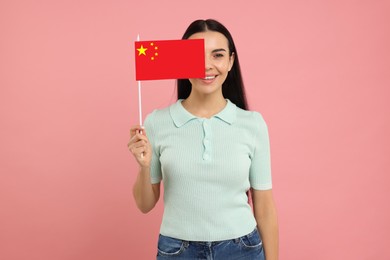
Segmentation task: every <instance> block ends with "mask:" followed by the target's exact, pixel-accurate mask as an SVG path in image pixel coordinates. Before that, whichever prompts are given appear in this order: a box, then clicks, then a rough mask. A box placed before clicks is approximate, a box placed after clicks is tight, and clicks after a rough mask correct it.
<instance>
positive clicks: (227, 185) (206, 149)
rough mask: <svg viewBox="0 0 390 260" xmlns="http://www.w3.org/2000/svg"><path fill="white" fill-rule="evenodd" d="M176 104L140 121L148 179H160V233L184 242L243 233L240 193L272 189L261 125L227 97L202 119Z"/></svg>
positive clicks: (249, 222) (246, 217)
mask: <svg viewBox="0 0 390 260" xmlns="http://www.w3.org/2000/svg"><path fill="white" fill-rule="evenodd" d="M181 102H182V100H178V101H177V102H176V103H175V104H173V105H171V106H169V107H167V108H165V109H161V110H155V111H153V112H152V113H151V114H149V115H148V116H147V118H146V120H145V130H146V133H147V136H148V138H149V141H150V143H151V145H152V148H153V156H152V162H151V172H150V174H151V181H152V183H159V182H160V181H163V183H164V214H163V219H162V224H161V228H160V233H161V234H162V235H165V236H169V237H173V238H177V239H183V240H188V241H219V240H226V239H233V238H237V237H241V236H244V235H246V234H248V233H250V232H251V231H253V229H254V228H255V227H256V225H257V223H256V220H255V218H254V216H253V213H252V210H251V207H250V205H249V204H248V197H247V195H246V192H247V191H248V190H249V188H250V187H252V188H253V189H256V190H268V189H271V188H272V182H271V167H270V148H269V139H268V130H267V125H266V123H265V121H264V120H263V118H262V116H261V115H260V114H259V113H257V112H253V111H246V110H243V109H240V108H238V107H237V106H236V105H235V104H233V103H232V102H230V101H229V100H227V105H226V107H225V108H224V109H223V110H222V111H221V112H219V113H218V114H216V115H214V116H213V117H211V118H209V119H207V118H199V117H196V116H194V115H192V114H191V113H189V112H188V111H187V110H186V109H185V108H184V107H183V106H182V104H181Z"/></svg>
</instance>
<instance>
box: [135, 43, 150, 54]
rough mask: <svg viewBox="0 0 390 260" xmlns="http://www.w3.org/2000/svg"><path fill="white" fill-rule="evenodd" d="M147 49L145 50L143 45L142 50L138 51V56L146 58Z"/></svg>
mask: <svg viewBox="0 0 390 260" xmlns="http://www.w3.org/2000/svg"><path fill="white" fill-rule="evenodd" d="M147 49H148V48H144V46H143V45H141V48H139V49H137V51H138V56H140V55H141V54H143V55H145V56H146V50H147Z"/></svg>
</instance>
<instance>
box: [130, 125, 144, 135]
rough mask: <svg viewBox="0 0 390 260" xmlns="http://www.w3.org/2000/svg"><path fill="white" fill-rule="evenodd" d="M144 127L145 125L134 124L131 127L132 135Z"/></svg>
mask: <svg viewBox="0 0 390 260" xmlns="http://www.w3.org/2000/svg"><path fill="white" fill-rule="evenodd" d="M143 129H144V127H143V126H141V125H134V126H132V127H131V128H130V136H134V135H135V134H137V133H140V132H142V130H143Z"/></svg>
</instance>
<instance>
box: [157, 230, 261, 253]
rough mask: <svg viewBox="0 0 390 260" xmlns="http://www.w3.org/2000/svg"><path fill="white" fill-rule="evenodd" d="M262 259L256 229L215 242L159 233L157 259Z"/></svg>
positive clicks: (259, 240) (259, 239)
mask: <svg viewBox="0 0 390 260" xmlns="http://www.w3.org/2000/svg"><path fill="white" fill-rule="evenodd" d="M159 259H161V260H163V259H188V260H190V259H199V260H201V259H204V260H235V259H246V260H264V251H263V243H262V240H261V238H260V235H259V232H258V231H257V229H255V230H253V231H252V232H251V233H249V234H248V235H245V236H242V237H239V238H236V239H230V240H224V241H216V242H193V241H185V240H180V239H175V238H171V237H167V236H163V235H161V234H160V236H159V239H158V251H157V260H159Z"/></svg>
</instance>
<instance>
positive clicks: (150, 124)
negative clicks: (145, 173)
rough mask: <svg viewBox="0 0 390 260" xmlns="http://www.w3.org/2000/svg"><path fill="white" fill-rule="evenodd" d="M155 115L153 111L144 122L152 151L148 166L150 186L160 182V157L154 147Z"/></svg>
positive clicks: (155, 146)
mask: <svg viewBox="0 0 390 260" xmlns="http://www.w3.org/2000/svg"><path fill="white" fill-rule="evenodd" d="M155 114H156V111H153V112H152V113H151V114H149V115H148V116H147V117H146V119H145V122H144V126H145V131H146V135H147V137H148V139H149V142H150V144H151V146H152V150H153V155H152V161H151V165H150V178H151V183H152V184H156V183H159V182H160V181H161V180H162V174H161V164H160V155H159V151H158V148H157V145H156V129H155V127H154V116H155Z"/></svg>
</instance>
